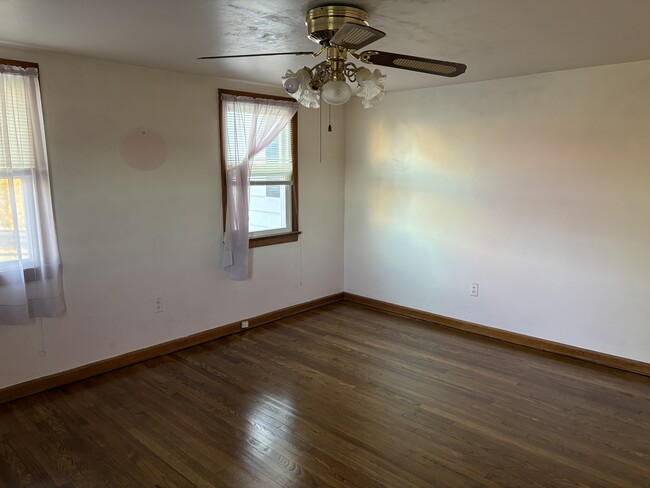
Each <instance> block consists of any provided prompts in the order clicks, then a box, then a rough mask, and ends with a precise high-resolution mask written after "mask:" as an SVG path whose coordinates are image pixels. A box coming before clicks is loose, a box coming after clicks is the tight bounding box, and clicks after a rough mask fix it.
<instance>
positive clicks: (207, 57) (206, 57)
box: [196, 51, 314, 59]
mask: <svg viewBox="0 0 650 488" xmlns="http://www.w3.org/2000/svg"><path fill="white" fill-rule="evenodd" d="M290 54H293V55H296V56H303V55H305V54H311V55H312V56H313V55H314V53H313V52H311V51H297V52H293V53H266V54H231V55H229V56H201V57H200V58H196V59H226V58H255V57H258V56H289V55H290Z"/></svg>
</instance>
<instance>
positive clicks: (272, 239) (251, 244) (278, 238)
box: [217, 88, 300, 249]
mask: <svg viewBox="0 0 650 488" xmlns="http://www.w3.org/2000/svg"><path fill="white" fill-rule="evenodd" d="M222 94H223V95H235V96H238V97H250V98H260V99H267V100H286V101H289V102H293V101H295V100H294V99H293V98H288V97H279V96H277V95H264V94H262V93H251V92H242V91H236V90H226V89H222V88H220V89H219V90H218V95H217V96H218V98H219V145H220V146H221V210H222V215H223V230H224V232H225V231H226V206H227V205H228V196H227V194H226V153H225V151H224V144H223V140H222V137H223V130H222V129H223V127H222V124H223V120H222V113H223V112H222V103H221V95H222ZM290 123H291V158H292V160H293V172H292V174H293V185H291V231H290V232H285V233H284V234H274V235H272V236H261V237H252V238H250V239H249V240H248V248H249V249H253V248H256V247H264V246H273V245H275V244H282V243H285V242H295V241H297V240H298V237H299V236H300V230H299V229H298V112H296V114H295V115H294V116H293V117H292V118H291V122H290Z"/></svg>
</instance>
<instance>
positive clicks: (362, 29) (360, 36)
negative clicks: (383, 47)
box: [330, 22, 386, 49]
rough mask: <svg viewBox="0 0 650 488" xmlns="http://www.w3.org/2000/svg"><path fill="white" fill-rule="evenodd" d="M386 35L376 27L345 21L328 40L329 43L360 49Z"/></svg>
mask: <svg viewBox="0 0 650 488" xmlns="http://www.w3.org/2000/svg"><path fill="white" fill-rule="evenodd" d="M385 35H386V33H385V32H382V31H380V30H378V29H373V28H372V27H368V26H367V25H359V24H353V23H352V22H347V23H345V24H343V27H341V28H340V29H339V30H338V31H337V32H336V34H334V37H332V39H331V40H330V44H336V45H337V46H341V47H344V48H346V49H361V48H362V47H365V46H367V45H368V44H370V43H372V42H375V41H376V40H378V39H381V38H382V37H384V36H385Z"/></svg>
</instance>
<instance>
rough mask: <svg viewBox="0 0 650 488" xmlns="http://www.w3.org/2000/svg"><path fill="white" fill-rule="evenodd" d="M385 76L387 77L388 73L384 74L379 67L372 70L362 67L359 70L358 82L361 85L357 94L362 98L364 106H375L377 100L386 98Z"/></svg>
mask: <svg viewBox="0 0 650 488" xmlns="http://www.w3.org/2000/svg"><path fill="white" fill-rule="evenodd" d="M384 78H386V75H384V74H382V72H381V71H379V70H378V69H376V70H375V71H370V70H369V69H368V68H363V67H362V68H359V69H358V70H357V84H358V85H359V91H358V92H357V96H358V97H361V98H362V100H361V104H362V105H363V108H371V107H374V106H375V104H376V103H377V102H379V101H380V100H381V99H382V98H384V95H385V94H386V88H384Z"/></svg>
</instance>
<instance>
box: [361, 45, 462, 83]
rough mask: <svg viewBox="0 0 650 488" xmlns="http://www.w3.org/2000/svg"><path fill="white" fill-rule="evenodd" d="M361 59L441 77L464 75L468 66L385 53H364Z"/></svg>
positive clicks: (365, 61) (366, 61)
mask: <svg viewBox="0 0 650 488" xmlns="http://www.w3.org/2000/svg"><path fill="white" fill-rule="evenodd" d="M358 57H359V59H360V60H361V61H362V62H364V63H368V64H377V65H379V66H388V67H390V68H399V69H408V70H411V71H419V72H420V73H429V74H432V75H440V76H449V77H453V76H458V75H462V74H463V73H464V72H465V70H466V69H467V66H465V65H464V64H462V63H454V62H451V61H440V60H438V59H428V58H418V57H416V56H407V55H405V54H395V53H387V52H383V51H364V52H362V53H361V54H359V55H358Z"/></svg>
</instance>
